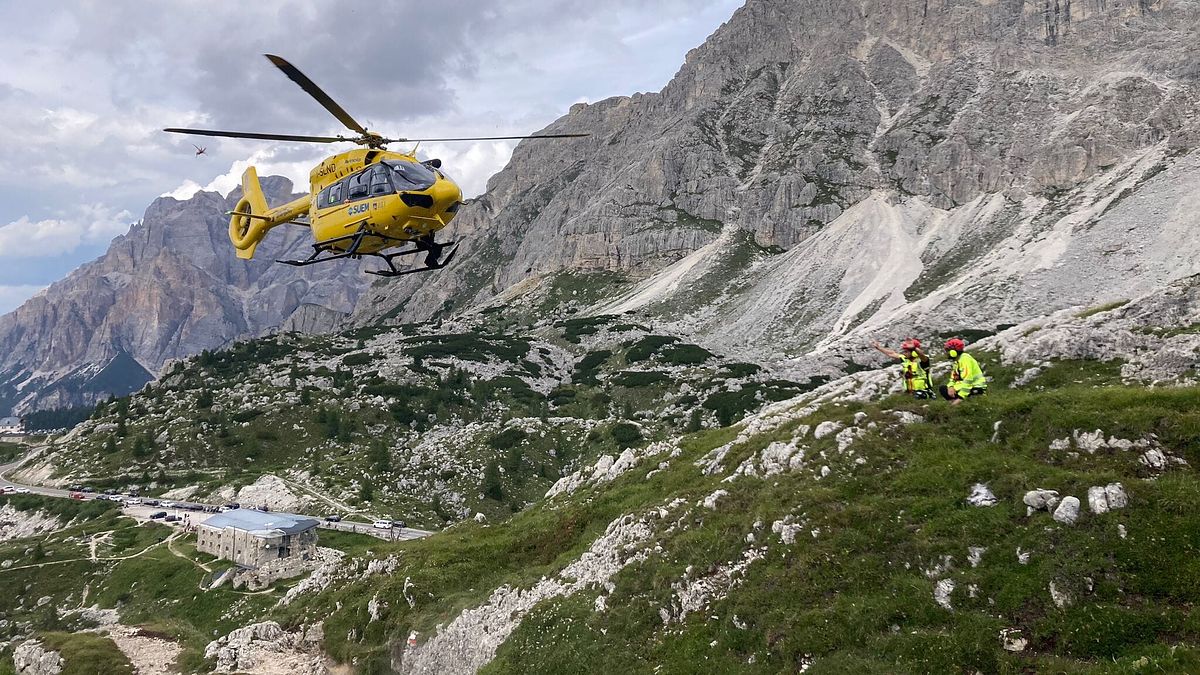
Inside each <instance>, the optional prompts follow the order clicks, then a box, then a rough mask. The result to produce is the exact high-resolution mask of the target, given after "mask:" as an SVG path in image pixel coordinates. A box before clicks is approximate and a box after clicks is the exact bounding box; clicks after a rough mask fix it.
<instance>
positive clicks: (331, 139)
mask: <svg viewBox="0 0 1200 675" xmlns="http://www.w3.org/2000/svg"><path fill="white" fill-rule="evenodd" d="M163 131H169V132H171V133H173V134H192V135H193V136H219V137H221V138H255V139H258V140H260V141H297V142H300V143H337V142H338V141H352V140H354V139H352V138H343V137H342V136H294V135H291V134H257V133H253V132H249V131H213V130H211V129H176V128H171V129H163Z"/></svg>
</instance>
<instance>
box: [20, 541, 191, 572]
mask: <svg viewBox="0 0 1200 675" xmlns="http://www.w3.org/2000/svg"><path fill="white" fill-rule="evenodd" d="M181 534H182V533H181V532H176V533H174V534H172V535H171V536H169V537H167V538H166V539H163V540H162V541H160V542H158V543H157V544H150V545H149V546H147V547H146V548H144V549H142V550H140V551H138V552H137V553H134V554H133V555H124V556H116V557H111V558H97V557H94V556H93V557H91V558H69V559H67V560H51V561H49V562H44V563H35V564H33V565H20V566H17V565H14V566H12V567H9V568H8V569H0V573H3V572H11V571H13V570H27V569H30V568H31V567H47V566H49V565H65V564H67V563H73V562H111V561H116V560H129V559H131V558H137V557H139V556H142V555H145V554H146V553H149V552H150V551H151V549H155V548H158V547H159V546H162V545H163V544H169V543H170V542H171V541H172V540H174V539H175V538H176V537H178V536H180V535H181Z"/></svg>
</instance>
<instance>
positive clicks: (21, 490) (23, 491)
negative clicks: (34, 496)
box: [13, 487, 29, 495]
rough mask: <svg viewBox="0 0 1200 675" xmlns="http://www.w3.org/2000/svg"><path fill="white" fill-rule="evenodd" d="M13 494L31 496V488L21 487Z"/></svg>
mask: <svg viewBox="0 0 1200 675" xmlns="http://www.w3.org/2000/svg"><path fill="white" fill-rule="evenodd" d="M13 492H16V493H17V494H19V495H27V494H29V488H24V487H19V488H17V489H16V490H13Z"/></svg>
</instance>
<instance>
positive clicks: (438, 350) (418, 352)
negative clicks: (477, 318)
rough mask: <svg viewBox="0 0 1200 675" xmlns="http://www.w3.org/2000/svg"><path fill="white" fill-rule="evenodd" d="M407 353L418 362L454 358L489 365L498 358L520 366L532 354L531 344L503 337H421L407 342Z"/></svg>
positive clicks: (469, 335)
mask: <svg viewBox="0 0 1200 675" xmlns="http://www.w3.org/2000/svg"><path fill="white" fill-rule="evenodd" d="M404 344H405V345H406V346H405V352H406V353H407V354H408V355H409V356H412V357H413V358H415V359H421V360H428V359H431V358H440V357H446V356H454V357H457V358H460V359H463V360H464V361H487V360H488V359H489V358H495V359H498V360H500V361H508V362H509V363H519V362H520V361H521V359H523V358H525V355H526V354H528V353H529V341H528V340H525V339H522V338H514V337H510V336H504V335H491V336H481V335H471V334H465V333H453V334H447V335H422V336H418V337H411V338H406V339H405V340H404Z"/></svg>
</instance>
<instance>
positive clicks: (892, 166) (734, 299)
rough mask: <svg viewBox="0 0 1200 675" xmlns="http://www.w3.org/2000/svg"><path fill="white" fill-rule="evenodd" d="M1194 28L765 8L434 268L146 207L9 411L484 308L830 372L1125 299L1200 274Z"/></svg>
mask: <svg viewBox="0 0 1200 675" xmlns="http://www.w3.org/2000/svg"><path fill="white" fill-rule="evenodd" d="M1054 8H1057V9H1054ZM1198 22H1200V7H1198V6H1197V3H1195V2H1184V1H1182V0H1177V1H1173V0H1153V1H1150V0H1145V1H1139V2H1118V1H1116V0H1091V1H1085V0H1076V1H1075V2H1073V3H1053V4H1052V5H1051V6H1049V8H1048V6H1043V5H1042V4H1040V3H1038V4H1037V5H1036V6H1035V4H1034V3H1028V2H1016V1H1013V0H1002V1H998V2H988V3H984V2H967V1H961V2H960V1H954V2H945V1H940V0H939V1H936V2H935V1H934V0H921V1H916V0H913V1H909V2H892V1H887V0H864V1H862V2H856V3H845V2H840V1H834V0H808V1H805V2H787V1H783V0H751V1H750V2H748V3H747V4H746V6H745V7H743V8H742V9H740V10H738V11H737V12H736V14H735V15H734V16H733V17H732V18H731V19H730V20H729V21H728V22H727V23H726V24H725V25H723V26H722V27H721V28H720V29H719V30H718V31H717V32H716V33H714V34H713V35H712V36H711V37H710V38H709V40H708V41H707V42H705V44H704V45H702V46H701V47H699V48H697V49H695V50H693V51H692V52H691V53H689V55H688V57H687V60H686V62H685V63H684V64H683V67H682V68H681V69H680V71H679V72H678V74H677V75H676V76H675V78H674V79H673V80H672V81H671V83H670V84H668V85H667V87H666V88H665V89H663V91H662V92H659V93H651V94H637V95H634V96H632V97H617V98H612V99H608V100H605V101H601V102H598V103H595V104H591V105H584V104H579V105H576V106H574V107H573V108H572V109H571V111H570V113H569V114H567V115H566V116H564V117H563V118H561V119H560V120H558V121H557V122H555V123H554V124H552V125H551V126H550V127H548V129H547V130H548V131H568V130H569V131H575V132H578V131H585V132H590V133H591V136H590V137H588V138H585V139H580V140H572V141H563V142H553V143H551V142H541V143H523V144H521V145H520V146H518V147H517V149H516V151H515V153H514V154H513V157H512V160H511V162H510V163H509V165H508V166H507V167H506V168H505V169H504V170H503V171H502V172H500V173H499V174H497V175H496V176H494V177H493V178H492V180H491V181H490V182H489V184H488V191H487V193H486V194H485V195H483V196H482V197H481V198H479V199H478V200H477V201H476V202H475V203H473V204H471V205H470V206H467V207H465V208H464V209H463V211H462V213H461V214H460V216H459V217H458V219H457V220H456V221H455V222H454V223H453V224H452V226H451V228H449V232H448V233H447V236H448V238H453V239H458V240H461V241H462V242H463V243H462V247H463V248H462V252H461V253H460V254H459V256H458V258H457V259H456V260H455V262H454V264H453V265H451V266H450V267H449V268H448V269H447V270H445V271H443V272H440V273H438V274H437V275H436V276H435V277H433V278H430V277H425V276H422V277H420V278H406V279H398V280H393V281H389V282H386V283H384V282H381V283H377V284H375V285H374V286H368V285H367V282H366V280H365V279H364V278H363V276H362V275H361V274H359V273H358V270H357V269H355V268H354V266H352V265H342V266H333V265H330V266H327V267H324V268H323V269H315V270H314V269H310V270H296V269H292V268H284V267H280V266H274V265H272V264H271V263H270V262H269V261H270V260H272V259H274V258H275V257H279V256H281V255H282V254H283V251H284V250H285V249H286V250H293V249H297V250H298V249H299V248H301V247H303V245H304V239H305V237H306V236H307V235H306V234H305V233H303V232H301V231H300V230H299V228H297V229H295V230H293V231H290V232H288V233H287V235H286V236H284V237H276V236H273V237H271V238H268V244H269V245H270V246H275V247H278V248H275V249H272V250H270V251H264V252H262V253H261V254H260V256H259V258H261V260H255V261H254V262H252V263H250V264H243V263H241V262H240V261H237V260H236V259H234V258H233V256H232V253H231V249H230V248H229V247H228V245H227V243H226V241H225V228H226V220H225V216H224V215H223V213H222V212H223V211H225V210H227V209H228V208H229V205H230V204H231V203H232V202H231V201H230V200H229V199H223V198H221V197H220V196H219V195H214V194H211V193H201V194H199V195H197V196H196V197H195V198H193V199H192V200H190V201H188V202H176V201H174V200H170V199H161V200H159V201H157V202H155V204H154V205H152V206H151V207H150V209H149V210H148V211H147V214H146V217H145V218H144V220H143V222H142V223H140V224H139V225H137V226H135V227H134V229H133V230H131V232H130V234H128V235H126V236H125V237H121V238H118V239H117V240H116V241H115V242H114V244H113V247H112V249H111V250H110V251H109V252H108V253H107V254H106V255H105V256H104V257H103V258H101V259H100V260H98V261H96V262H93V263H90V264H88V265H85V266H83V267H82V268H80V269H79V270H77V271H76V272H75V273H73V274H72V275H71V276H70V277H68V278H67V279H66V280H64V281H62V282H59V283H58V284H55V285H54V286H52V287H51V288H49V289H48V290H47V291H46V292H45V293H43V294H41V295H40V296H38V297H37V298H34V299H33V300H30V301H29V302H28V303H26V304H25V305H24V306H22V307H21V308H20V309H18V310H17V311H16V312H14V313H12V314H9V315H7V316H5V317H2V318H0V348H3V356H0V414H3V413H4V412H5V411H6V409H7V408H11V407H15V409H16V410H18V411H19V410H27V409H29V408H31V407H53V406H58V405H67V404H73V403H78V402H83V401H87V400H93V399H95V398H96V397H97V396H98V395H100V394H99V392H102V391H106V390H107V389H108V388H109V385H108V384H106V383H105V380H106V379H107V378H112V377H115V374H114V373H113V371H117V372H119V375H120V377H119V378H117V379H121V380H122V381H123V382H124V383H126V384H129V383H133V382H140V381H142V380H145V379H146V378H148V377H151V376H152V374H153V373H154V372H156V371H157V369H158V368H159V367H161V365H162V364H163V363H164V362H165V361H166V360H168V359H171V358H176V357H179V356H183V355H186V354H190V353H195V352H197V351H199V350H202V349H207V348H212V347H217V346H220V345H223V344H227V343H228V342H230V341H231V340H235V339H237V338H238V337H242V336H248V335H256V334H261V333H263V332H268V331H271V330H275V329H277V328H280V327H288V328H297V329H301V330H309V331H315V330H329V329H333V328H335V327H338V326H348V325H349V326H363V325H372V324H376V323H381V322H382V323H398V322H405V321H419V320H426V319H430V318H434V317H446V316H451V315H453V314H455V313H460V312H466V311H474V310H476V309H479V308H481V307H487V306H488V305H489V303H491V304H493V305H501V304H503V305H504V306H505V307H506V308H510V309H513V308H515V309H520V308H525V310H526V311H527V312H528V313H530V314H539V313H540V314H544V313H546V312H553V311H556V310H561V309H563V308H565V307H567V306H570V307H571V308H572V310H573V311H578V312H582V313H584V314H599V313H621V312H635V313H637V314H638V315H639V317H640V319H641V320H644V321H649V322H652V323H655V324H656V325H657V326H658V327H659V328H661V329H663V330H668V331H670V332H672V333H674V334H678V335H681V336H684V337H686V338H688V339H690V340H692V341H695V342H697V343H699V344H702V345H704V346H705V347H707V348H709V349H712V350H714V351H719V352H725V353H737V354H739V355H740V356H741V357H742V358H752V359H757V360H761V361H775V362H779V363H782V364H783V365H784V366H785V367H788V368H792V369H794V370H795V371H797V372H800V371H804V372H809V373H813V372H818V371H821V372H825V371H830V373H831V371H833V370H837V369H839V368H842V367H844V366H845V364H846V362H847V361H848V360H851V359H852V358H854V356H855V354H857V353H859V351H860V349H861V345H862V341H863V340H864V339H865V338H866V337H868V336H877V337H880V338H885V337H895V336H899V335H902V334H908V333H915V334H921V335H926V336H936V335H939V334H949V333H952V332H957V333H962V332H964V331H965V332H967V333H968V334H970V335H984V334H989V333H993V332H996V330H998V329H999V328H1001V327H1003V326H1005V325H1009V324H1014V323H1018V322H1020V321H1021V320H1024V319H1027V318H1030V317H1033V316H1038V315H1041V314H1046V313H1049V312H1052V311H1054V310H1057V309H1061V308H1063V307H1068V306H1071V305H1078V304H1090V303H1099V302H1105V301H1111V300H1120V299H1124V298H1130V297H1133V296H1135V295H1138V294H1140V293H1143V292H1145V291H1147V290H1149V289H1153V288H1156V287H1160V286H1163V285H1165V284H1167V283H1169V282H1171V281H1174V280H1177V279H1180V278H1183V277H1185V276H1188V275H1191V274H1195V273H1197V272H1200V238H1197V237H1195V236H1193V233H1194V228H1195V226H1196V220H1197V217H1196V215H1195V214H1196V213H1200V154H1198V153H1196V152H1195V150H1196V148H1197V147H1198V146H1200V115H1198V114H1197V110H1200V68H1197V66H1196V64H1197V63H1200V48H1198V47H1197V43H1196V40H1195V35H1196V27H1197V25H1198ZM290 189H291V188H290V186H285V185H284V184H282V183H280V182H278V181H276V182H273V183H272V188H271V190H272V193H273V196H274V198H276V199H280V200H282V199H283V198H285V197H286V194H287V193H289V192H290ZM230 199H232V197H231V198H230ZM273 240H274V241H273ZM360 294H361V297H360ZM115 360H116V361H115ZM134 363H136V364H137V365H138V366H139V367H140V369H141V370H139V368H135V367H134ZM112 364H115V365H112ZM110 365H111V367H110V368H109V371H110V372H109V373H108V374H107V375H106V376H105V380H102V381H101V383H97V381H96V379H95V378H96V377H98V376H99V373H101V372H102V371H103V370H104V369H105V368H106V367H109V366H110Z"/></svg>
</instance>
